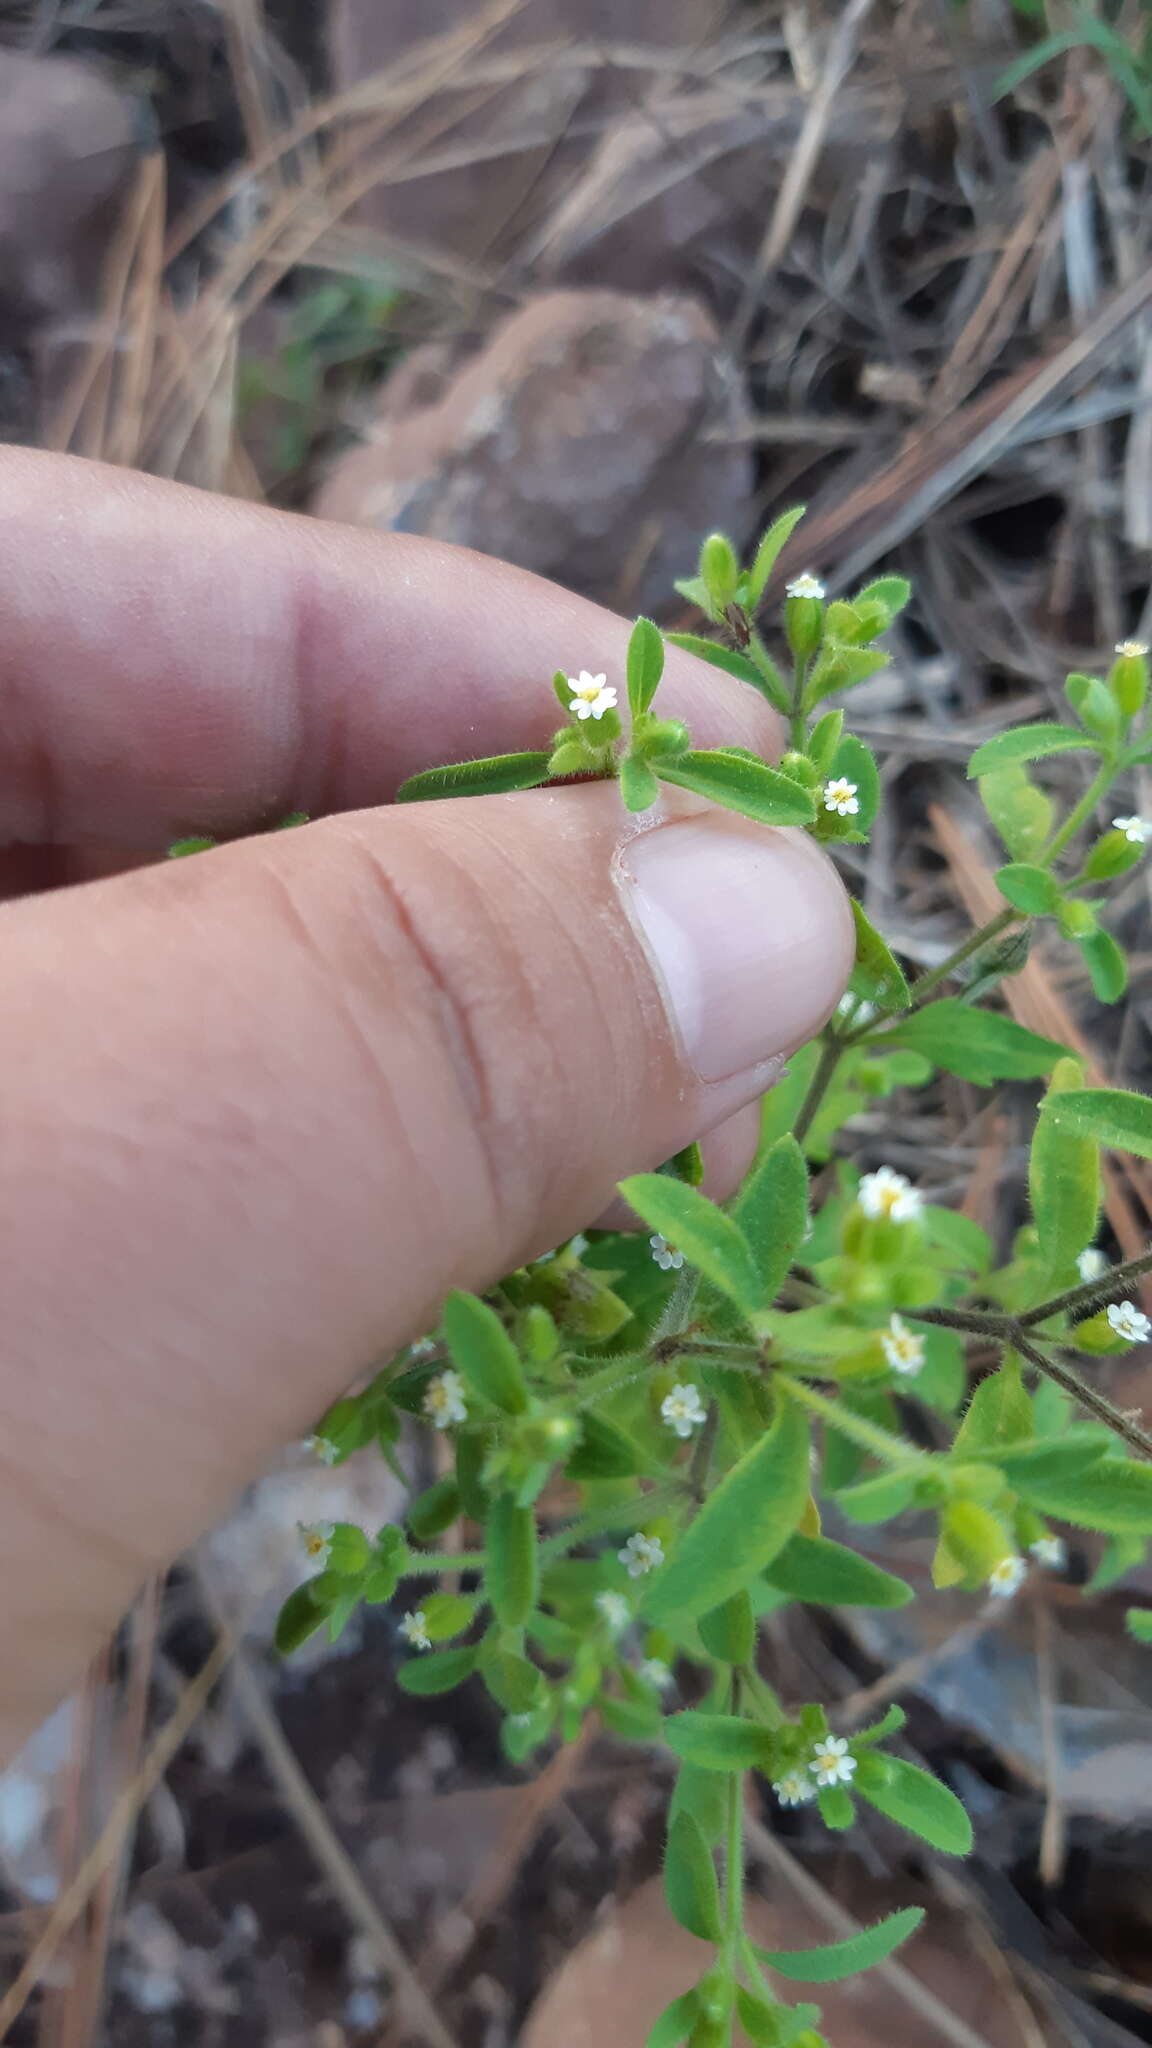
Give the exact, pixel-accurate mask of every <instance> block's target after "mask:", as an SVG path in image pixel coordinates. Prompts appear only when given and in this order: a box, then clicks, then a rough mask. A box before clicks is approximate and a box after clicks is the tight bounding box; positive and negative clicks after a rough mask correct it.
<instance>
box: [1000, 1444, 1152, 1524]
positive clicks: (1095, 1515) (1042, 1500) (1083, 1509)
mask: <svg viewBox="0 0 1152 2048" xmlns="http://www.w3.org/2000/svg"><path fill="white" fill-rule="evenodd" d="M1017 1483H1018V1485H1019V1490H1020V1493H1021V1496H1022V1497H1023V1498H1024V1499H1026V1500H1027V1501H1028V1503H1029V1505H1030V1506H1031V1507H1035V1508H1039V1509H1040V1512H1041V1514H1045V1515H1056V1516H1058V1517H1059V1519H1060V1520H1061V1521H1062V1522H1071V1523H1073V1524H1074V1526H1075V1527H1076V1528H1079V1529H1097V1530H1099V1531H1100V1533H1101V1534H1102V1535H1105V1536H1145V1535H1152V1465H1146V1464H1142V1463H1140V1462H1139V1461H1138V1460H1137V1459H1135V1458H1103V1459H1101V1460H1100V1461H1099V1462H1098V1463H1096V1464H1094V1465H1092V1466H1090V1467H1089V1469H1088V1470H1087V1471H1086V1472H1081V1473H1079V1474H1078V1475H1077V1476H1076V1477H1075V1478H1062V1479H1052V1478H1050V1477H1045V1476H1038V1475H1037V1474H1036V1473H1035V1472H1033V1473H1032V1474H1031V1475H1030V1476H1029V1477H1028V1478H1027V1479H1021V1480H1019V1481H1018V1482H1017Z"/></svg>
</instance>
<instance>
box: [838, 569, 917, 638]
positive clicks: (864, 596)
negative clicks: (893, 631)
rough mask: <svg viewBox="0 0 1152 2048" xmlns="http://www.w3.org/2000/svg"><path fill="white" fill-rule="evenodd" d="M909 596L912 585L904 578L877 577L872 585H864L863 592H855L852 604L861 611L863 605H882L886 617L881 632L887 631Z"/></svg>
mask: <svg viewBox="0 0 1152 2048" xmlns="http://www.w3.org/2000/svg"><path fill="white" fill-rule="evenodd" d="M911 595H912V585H911V584H910V583H909V581H908V579H907V577H906V576H878V577H877V578H876V580H875V582H874V583H866V584H865V585H864V588H863V590H858V591H857V592H856V595H855V597H854V598H853V599H852V603H853V604H854V605H856V606H857V607H859V608H861V609H862V608H863V607H864V606H865V605H882V606H883V608H884V610H885V612H886V613H887V617H886V619H885V621H884V626H883V627H882V628H881V630H882V631H887V628H888V627H889V626H890V625H891V624H892V621H893V619H894V618H895V617H896V616H897V613H899V612H902V611H903V609H904V607H905V605H906V604H907V602H908V600H909V598H910V597H911Z"/></svg>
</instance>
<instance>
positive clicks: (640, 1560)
mask: <svg viewBox="0 0 1152 2048" xmlns="http://www.w3.org/2000/svg"><path fill="white" fill-rule="evenodd" d="M616 1555H617V1557H618V1558H619V1559H620V1562H621V1564H622V1565H623V1567H624V1569H625V1571H626V1572H627V1574H628V1577H629V1578H630V1579H642V1578H643V1577H644V1574H645V1572H654V1571H656V1570H657V1569H658V1568H659V1566H660V1565H662V1564H663V1562H664V1545H663V1544H662V1543H661V1541H660V1538H659V1537H658V1536H642V1535H641V1534H640V1532H639V1530H637V1532H636V1534H635V1536H630V1537H629V1538H628V1541H627V1543H626V1544H625V1545H624V1548H623V1550H618V1551H617V1552H616Z"/></svg>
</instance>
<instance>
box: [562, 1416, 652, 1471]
mask: <svg viewBox="0 0 1152 2048" xmlns="http://www.w3.org/2000/svg"><path fill="white" fill-rule="evenodd" d="M648 1462H649V1461H648V1458H647V1456H646V1455H645V1453H644V1452H643V1451H642V1450H641V1449H640V1446H639V1444H637V1443H635V1442H634V1441H633V1439H632V1438H631V1437H630V1436H626V1435H625V1433H624V1431H623V1430H622V1429H618V1428H617V1427H616V1424H615V1423H614V1422H608V1421H607V1420H606V1419H605V1417H604V1416H602V1415H596V1414H593V1413H591V1412H586V1413H585V1414H583V1415H582V1416H581V1417H580V1442H579V1443H578V1444H577V1446H576V1449H575V1450H574V1451H573V1453H572V1456H571V1457H570V1458H569V1460H568V1462H567V1464H566V1465H565V1467H564V1470H565V1472H566V1473H567V1475H568V1477H569V1479H632V1478H634V1477H635V1475H636V1474H637V1473H638V1472H644V1471H646V1470H647V1468H648Z"/></svg>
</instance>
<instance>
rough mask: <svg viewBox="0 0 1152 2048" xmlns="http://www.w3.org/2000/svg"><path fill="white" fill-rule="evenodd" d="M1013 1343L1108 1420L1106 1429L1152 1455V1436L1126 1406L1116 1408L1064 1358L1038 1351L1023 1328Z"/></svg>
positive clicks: (1048, 1375) (1039, 1368)
mask: <svg viewBox="0 0 1152 2048" xmlns="http://www.w3.org/2000/svg"><path fill="white" fill-rule="evenodd" d="M1012 1343H1013V1346H1014V1348H1015V1349H1016V1350H1017V1351H1018V1352H1019V1353H1020V1356H1021V1358H1026V1359H1027V1360H1028V1363H1029V1365H1032V1366H1035V1368H1036V1371H1037V1372H1041V1373H1043V1374H1044V1377H1045V1379H1049V1380H1054V1381H1055V1382H1056V1385H1057V1386H1058V1387H1062V1388H1063V1390H1064V1392H1065V1393H1066V1394H1071V1396H1072V1398H1073V1400H1074V1401H1078V1402H1079V1404H1080V1406H1081V1407H1082V1408H1086V1409H1087V1411H1088V1413H1089V1414H1090V1415H1094V1416H1095V1417H1096V1419H1097V1421H1098V1422H1102V1423H1104V1425H1105V1427H1106V1428H1108V1429H1110V1430H1112V1431H1113V1432H1114V1434H1115V1435H1116V1436H1118V1437H1120V1438H1121V1439H1122V1440H1123V1442H1124V1443H1126V1444H1128V1445H1129V1446H1130V1448H1131V1449H1132V1450H1134V1451H1139V1452H1140V1453H1141V1455H1142V1456H1143V1457H1145V1458H1152V1436H1149V1435H1148V1432H1147V1430H1144V1429H1141V1427H1140V1425H1139V1423H1138V1422H1134V1421H1133V1420H1132V1418H1131V1416H1129V1415H1125V1414H1124V1412H1123V1410H1122V1409H1120V1408H1117V1407H1115V1406H1114V1405H1113V1403H1112V1402H1111V1401H1109V1400H1108V1399H1107V1398H1106V1396H1105V1395H1103V1394H1101V1393H1098V1392H1097V1390H1096V1388H1095V1387H1093V1386H1090V1385H1089V1384H1088V1381H1087V1380H1083V1379H1081V1377H1080V1374H1079V1373H1078V1372H1073V1370H1072V1368H1071V1366H1070V1365H1064V1364H1063V1363H1062V1361H1061V1360H1060V1359H1057V1358H1050V1357H1048V1356H1047V1355H1046V1354H1045V1353H1044V1352H1043V1351H1040V1350H1038V1349H1037V1347H1036V1346H1035V1344H1032V1343H1030V1342H1029V1340H1028V1338H1027V1337H1025V1335H1024V1333H1023V1331H1020V1330H1018V1331H1017V1332H1016V1335H1015V1336H1014V1338H1013V1339H1012Z"/></svg>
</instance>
